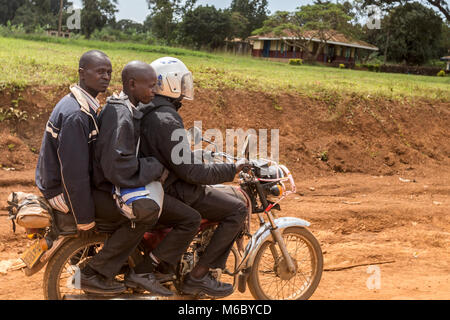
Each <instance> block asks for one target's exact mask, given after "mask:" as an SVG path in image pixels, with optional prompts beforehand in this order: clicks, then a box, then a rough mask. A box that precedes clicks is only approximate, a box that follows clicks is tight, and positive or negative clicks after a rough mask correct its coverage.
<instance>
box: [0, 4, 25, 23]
mask: <svg viewBox="0 0 450 320" xmlns="http://www.w3.org/2000/svg"><path fill="white" fill-rule="evenodd" d="M25 1H26V0H15V1H11V0H0V24H3V25H6V23H7V22H8V21H12V20H13V19H14V16H15V15H16V11H17V9H19V8H20V7H21V6H22V5H23V4H24V3H25Z"/></svg>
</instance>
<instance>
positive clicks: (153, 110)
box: [139, 96, 236, 205]
mask: <svg viewBox="0 0 450 320" xmlns="http://www.w3.org/2000/svg"><path fill="white" fill-rule="evenodd" d="M179 107H181V104H180V106H179ZM179 107H178V108H177V107H176V106H175V104H173V103H172V102H171V101H170V100H169V99H167V98H165V97H162V96H156V97H155V99H154V100H153V101H152V103H151V104H149V105H147V106H143V107H141V108H140V109H139V110H140V111H142V113H143V114H144V117H143V118H142V120H141V152H142V154H143V155H146V156H153V157H155V158H156V159H158V160H159V161H160V162H161V163H162V164H163V165H164V167H166V168H167V169H168V170H169V171H170V175H169V177H168V178H167V180H166V182H165V184H164V189H165V191H166V192H169V194H177V195H179V196H180V197H182V198H183V200H184V201H185V202H186V203H187V204H188V205H189V204H192V203H193V202H195V200H197V199H198V198H199V197H200V195H201V192H203V188H204V185H214V184H220V183H224V182H231V181H233V180H234V177H235V175H236V165H235V164H234V163H221V164H204V163H202V164H196V161H195V160H194V158H195V155H194V153H193V152H191V149H190V145H189V142H188V140H187V137H186V134H185V131H184V124H183V120H182V118H181V116H180V115H179V114H178V112H177V111H178V109H179ZM175 131H176V132H175ZM174 132H175V135H174V136H172V135H173V134H174ZM183 132H184V134H183ZM183 143H184V144H185V145H184V146H183ZM186 144H187V145H186ZM174 150H175V152H174ZM178 150H182V151H181V152H180V153H178V152H177V151H178ZM185 152H187V154H185ZM173 156H180V157H181V158H183V159H190V161H187V162H182V163H178V162H179V161H178V160H177V161H174V159H173Z"/></svg>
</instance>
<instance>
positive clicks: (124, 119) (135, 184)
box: [94, 96, 164, 192]
mask: <svg viewBox="0 0 450 320" xmlns="http://www.w3.org/2000/svg"><path fill="white" fill-rule="evenodd" d="M142 116H143V114H142V112H140V111H138V110H137V109H136V108H135V107H134V106H133V105H132V104H131V103H130V102H129V100H128V98H127V97H126V96H125V98H122V97H121V98H119V97H111V98H109V99H108V103H107V104H106V106H105V107H104V108H103V110H102V112H101V113H100V115H99V118H98V124H99V128H100V134H99V136H98V139H97V142H96V147H95V165H94V183H95V185H96V187H97V188H99V189H101V190H104V191H109V192H111V191H112V185H111V183H112V184H113V185H115V186H117V187H120V188H139V187H144V186H146V185H147V184H149V183H151V182H153V181H156V180H158V179H159V178H160V177H161V175H162V173H163V171H164V167H163V165H162V164H161V163H160V162H159V161H158V160H157V159H156V158H153V157H141V158H140V157H139V155H138V154H137V152H136V151H137V148H138V144H139V143H138V141H139V135H140V124H141V123H140V121H141V118H142Z"/></svg>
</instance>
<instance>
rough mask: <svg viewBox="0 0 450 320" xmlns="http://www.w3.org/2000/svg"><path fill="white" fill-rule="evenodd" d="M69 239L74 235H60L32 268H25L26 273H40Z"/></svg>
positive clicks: (27, 274)
mask: <svg viewBox="0 0 450 320" xmlns="http://www.w3.org/2000/svg"><path fill="white" fill-rule="evenodd" d="M69 239H72V237H60V238H59V239H58V240H56V241H54V242H53V245H52V247H51V248H50V250H48V251H46V252H45V253H44V254H43V255H42V257H41V258H40V259H39V262H38V263H37V264H36V265H35V266H34V267H33V268H31V269H29V268H28V267H26V268H24V269H23V270H24V272H25V275H26V276H27V277H31V276H32V275H34V274H36V273H38V272H39V271H41V270H42V268H44V267H45V265H46V264H47V262H48V261H49V260H50V259H51V258H52V257H53V256H54V255H55V253H56V252H58V250H59V249H60V248H61V247H62V245H63V244H65V243H66V242H67V241H68V240H69Z"/></svg>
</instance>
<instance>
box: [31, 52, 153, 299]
mask: <svg viewBox="0 0 450 320" xmlns="http://www.w3.org/2000/svg"><path fill="white" fill-rule="evenodd" d="M78 73H79V84H78V85H74V86H72V87H71V93H70V94H68V95H66V96H65V97H64V98H63V99H62V100H61V101H60V102H59V103H58V104H57V105H56V107H55V108H54V110H53V112H52V114H51V115H50V119H49V121H48V122H47V126H46V132H45V134H44V138H43V141H42V146H41V151H40V155H39V160H38V164H37V168H36V185H37V187H38V188H39V189H40V191H41V192H42V194H43V195H44V197H45V198H46V199H48V200H49V203H50V204H51V206H52V207H53V209H55V210H57V211H59V212H61V213H63V214H73V216H74V218H75V222H76V225H77V229H78V235H79V237H81V238H82V239H87V238H89V237H90V236H91V235H92V234H94V233H95V231H96V222H95V220H96V216H97V217H98V216H99V215H100V216H101V215H107V216H110V215H115V216H119V217H120V212H119V210H118V209H117V208H115V206H114V202H113V200H112V199H111V197H110V196H109V195H108V194H106V196H105V194H104V192H98V191H96V190H93V188H92V187H91V186H92V179H91V176H92V171H93V160H94V159H93V157H94V150H95V146H94V145H95V141H96V139H97V136H98V132H99V130H98V125H97V111H98V110H99V108H100V105H99V102H98V101H97V100H96V97H97V95H98V94H99V93H101V92H106V90H107V88H108V86H109V83H110V81H111V74H112V65H111V61H110V60H109V58H108V56H107V55H106V54H105V53H103V52H101V51H98V50H92V51H89V52H86V53H85V54H83V56H82V57H81V59H80V61H79V71H78ZM145 231H146V226H145V225H144V224H136V228H134V229H132V228H131V227H130V226H129V224H125V223H122V224H121V225H120V226H119V227H118V228H117V229H116V230H115V231H114V232H113V233H112V235H111V236H110V237H109V239H108V240H107V241H106V243H105V245H104V246H103V248H102V250H101V251H100V252H99V253H98V254H97V255H96V256H94V257H93V258H92V259H91V260H90V261H89V264H88V265H87V266H86V267H85V268H83V269H82V270H81V276H80V289H81V290H84V291H86V292H90V293H99V294H105V293H106V294H118V293H121V292H124V291H125V290H126V288H125V286H124V285H123V284H122V283H120V282H118V281H115V280H114V276H115V275H116V274H117V273H118V272H119V270H120V268H121V267H122V265H123V263H124V261H126V259H127V258H128V257H129V256H130V254H131V253H132V252H133V251H134V250H135V248H136V246H137V245H138V244H139V242H140V241H141V240H142V235H143V234H144V233H145Z"/></svg>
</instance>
